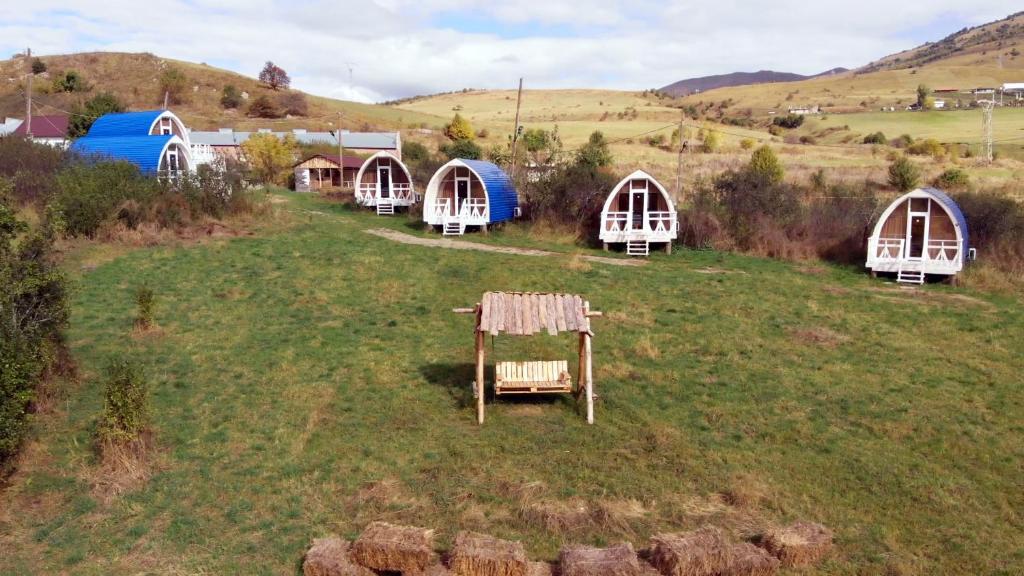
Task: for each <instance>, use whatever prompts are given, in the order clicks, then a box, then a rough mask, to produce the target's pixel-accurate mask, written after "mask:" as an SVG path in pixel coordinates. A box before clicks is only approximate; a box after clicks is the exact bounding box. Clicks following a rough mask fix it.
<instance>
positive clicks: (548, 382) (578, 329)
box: [454, 292, 602, 424]
mask: <svg viewBox="0 0 1024 576" xmlns="http://www.w3.org/2000/svg"><path fill="white" fill-rule="evenodd" d="M454 311H455V312H456V313H460V314H473V315H474V317H475V318H476V322H475V328H474V334H475V335H476V380H475V382H474V395H475V396H476V400H477V422H478V423H480V424H483V422H484V395H485V386H484V378H485V376H484V372H485V365H484V362H485V358H484V354H485V348H484V338H485V336H487V335H488V334H490V335H491V336H492V337H493V336H498V335H499V334H506V335H509V336H533V335H539V334H543V333H547V334H548V335H550V336H557V335H559V334H561V333H565V332H569V333H574V334H577V335H578V338H579V370H578V372H577V378H576V379H577V383H576V386H575V388H574V387H573V384H572V375H571V374H570V372H569V362H568V360H534V361H512V362H496V363H495V365H494V394H495V396H501V395H503V394H550V393H569V392H575V394H576V397H577V399H579V398H585V399H586V411H587V422H588V423H590V424H593V423H594V368H593V350H592V345H591V341H592V339H593V337H594V333H593V331H591V329H590V318H592V317H595V316H601V315H602V314H601V312H593V311H591V310H590V302H587V301H586V300H585V299H583V297H581V296H579V295H577V294H547V293H545V294H540V293H535V292H486V293H484V295H483V297H482V298H481V299H480V302H479V303H477V304H476V306H474V307H472V308H456V309H455V310H454Z"/></svg>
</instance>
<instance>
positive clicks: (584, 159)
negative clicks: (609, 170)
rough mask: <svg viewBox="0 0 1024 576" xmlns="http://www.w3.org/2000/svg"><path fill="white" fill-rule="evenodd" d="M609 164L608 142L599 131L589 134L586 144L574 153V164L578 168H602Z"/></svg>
mask: <svg viewBox="0 0 1024 576" xmlns="http://www.w3.org/2000/svg"><path fill="white" fill-rule="evenodd" d="M611 163H612V153H611V150H609V149H608V141H607V140H605V139H604V134H603V133H602V132H600V131H595V132H593V133H591V134H590V138H589V139H588V140H587V143H586V144H584V145H583V146H580V148H579V150H577V151H576V164H578V165H580V166H584V167H587V168H602V167H605V166H610V165H611Z"/></svg>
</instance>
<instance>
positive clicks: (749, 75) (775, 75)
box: [661, 68, 848, 96]
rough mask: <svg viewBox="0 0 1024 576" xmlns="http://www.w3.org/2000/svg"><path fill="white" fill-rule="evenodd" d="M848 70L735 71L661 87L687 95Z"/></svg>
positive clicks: (674, 92)
mask: <svg viewBox="0 0 1024 576" xmlns="http://www.w3.org/2000/svg"><path fill="white" fill-rule="evenodd" d="M843 72H848V70H847V69H846V68H833V69H831V70H828V71H826V72H822V73H821V74H815V75H813V76H805V75H803V74H794V73H792V72H775V71H774V70H761V71H760V72H733V73H732V74H718V75H716V76H702V77H700V78H689V79H686V80H680V81H679V82H674V83H672V84H669V85H668V86H665V87H664V88H662V89H661V91H662V92H666V93H668V94H671V95H673V96H687V95H690V94H694V93H697V92H707V91H708V90H714V89H715V88H728V87H731V86H747V85H750V84H767V83H769V82H799V81H801V80H808V79H810V78H818V77H819V76H831V75H833V74H841V73H843Z"/></svg>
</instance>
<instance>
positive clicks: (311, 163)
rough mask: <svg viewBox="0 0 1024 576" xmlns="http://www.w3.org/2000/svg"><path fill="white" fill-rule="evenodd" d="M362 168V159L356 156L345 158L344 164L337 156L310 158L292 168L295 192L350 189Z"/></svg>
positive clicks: (319, 155)
mask: <svg viewBox="0 0 1024 576" xmlns="http://www.w3.org/2000/svg"><path fill="white" fill-rule="evenodd" d="M362 166H363V159H362V158H359V157H358V156H345V160H344V163H343V162H342V159H341V158H340V157H339V156H338V155H337V154H316V155H314V156H310V157H309V158H306V159H305V160H303V161H302V162H299V163H298V164H296V165H295V166H294V171H295V191H296V192H312V191H314V190H327V189H330V188H337V189H341V188H352V186H353V183H354V182H355V179H356V174H357V173H358V172H359V169H360V168H361V167H362Z"/></svg>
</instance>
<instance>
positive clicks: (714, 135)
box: [701, 130, 722, 154]
mask: <svg viewBox="0 0 1024 576" xmlns="http://www.w3.org/2000/svg"><path fill="white" fill-rule="evenodd" d="M721 146H722V135H721V134H719V133H718V131H717V130H708V131H707V133H705V134H704V143H703V144H702V145H701V151H702V152H704V153H705V154H711V153H712V152H716V151H718V149H719V148H721Z"/></svg>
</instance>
